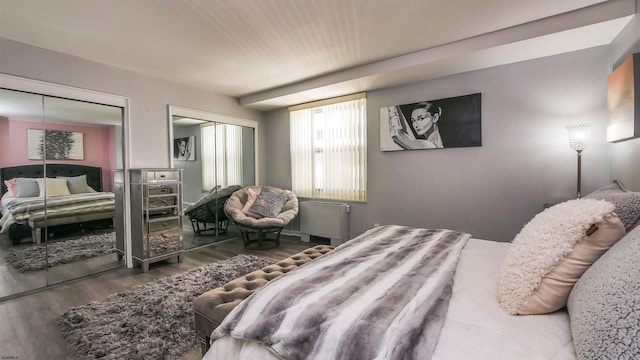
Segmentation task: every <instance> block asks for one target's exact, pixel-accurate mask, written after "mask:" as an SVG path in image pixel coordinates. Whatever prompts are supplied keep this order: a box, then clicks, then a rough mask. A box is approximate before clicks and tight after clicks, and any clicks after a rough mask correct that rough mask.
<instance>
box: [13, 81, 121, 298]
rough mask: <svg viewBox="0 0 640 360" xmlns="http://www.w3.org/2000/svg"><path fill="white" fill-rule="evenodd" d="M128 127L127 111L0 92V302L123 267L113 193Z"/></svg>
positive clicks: (21, 93) (66, 99) (52, 98)
mask: <svg viewBox="0 0 640 360" xmlns="http://www.w3.org/2000/svg"><path fill="white" fill-rule="evenodd" d="M123 125H124V108H123V107H121V106H114V105H105V104H98V103H94V102H88V101H79V100H74V99H69V98H63V97H58V96H49V95H45V94H40V93H33V92H29V91H24V90H14V89H9V88H1V89H0V154H1V155H0V169H1V170H0V173H1V177H2V204H1V207H0V209H2V220H1V222H0V225H1V226H2V228H1V230H0V256H1V258H0V268H1V269H2V270H1V271H2V274H3V276H2V277H0V298H2V297H10V296H15V295H17V294H20V293H24V292H28V291H31V290H35V289H38V288H42V287H46V286H48V285H53V284H57V283H60V282H64V281H68V280H71V279H76V278H80V277H84V276H88V275H91V274H95V273H99V272H103V271H106V270H110V269H114V268H118V267H120V266H122V265H123V264H124V263H123V262H122V261H121V260H120V259H119V256H118V254H117V253H116V252H115V232H114V224H115V223H116V221H114V220H115V219H114V218H115V214H116V213H117V212H116V208H115V206H116V205H115V204H116V202H115V197H114V192H113V191H114V181H113V170H115V169H119V168H122V167H123V158H124V157H123V154H124V151H123V129H124V126H123ZM120 223H123V222H120Z"/></svg>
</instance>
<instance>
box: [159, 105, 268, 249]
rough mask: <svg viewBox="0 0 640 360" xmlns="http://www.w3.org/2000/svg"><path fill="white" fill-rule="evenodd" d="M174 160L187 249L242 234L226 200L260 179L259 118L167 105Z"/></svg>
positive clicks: (172, 158)
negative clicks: (228, 213)
mask: <svg viewBox="0 0 640 360" xmlns="http://www.w3.org/2000/svg"><path fill="white" fill-rule="evenodd" d="M169 114H170V115H169V116H170V124H171V125H170V134H171V139H170V141H171V142H172V144H174V146H173V148H172V151H171V163H172V167H173V168H175V169H182V171H183V206H182V208H183V212H184V215H183V221H182V223H183V239H184V249H185V250H192V249H196V248H200V247H203V246H209V245H211V244H215V243H216V242H219V241H225V240H228V239H232V238H237V237H240V234H239V232H238V230H237V229H236V228H235V227H234V226H233V225H232V224H230V223H229V222H228V220H227V219H226V216H225V214H224V211H223V207H224V202H225V201H226V200H227V199H228V197H229V196H230V194H231V193H232V192H233V189H234V187H236V188H237V187H244V186H249V185H254V184H256V182H257V179H256V174H257V161H256V148H257V144H256V142H257V137H256V133H257V126H258V125H257V122H256V121H253V120H246V119H238V118H231V117H226V116H223V115H219V114H213V113H206V112H201V111H196V110H191V109H185V108H179V107H175V106H170V107H169Z"/></svg>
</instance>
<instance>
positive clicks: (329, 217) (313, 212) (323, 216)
mask: <svg viewBox="0 0 640 360" xmlns="http://www.w3.org/2000/svg"><path fill="white" fill-rule="evenodd" d="M350 212H351V205H349V204H338V203H330V202H320V201H303V202H301V203H300V233H301V235H302V241H306V242H309V241H310V240H311V235H314V236H321V237H325V238H329V239H331V245H333V246H337V245H340V244H341V243H343V242H345V241H347V240H349V213H350Z"/></svg>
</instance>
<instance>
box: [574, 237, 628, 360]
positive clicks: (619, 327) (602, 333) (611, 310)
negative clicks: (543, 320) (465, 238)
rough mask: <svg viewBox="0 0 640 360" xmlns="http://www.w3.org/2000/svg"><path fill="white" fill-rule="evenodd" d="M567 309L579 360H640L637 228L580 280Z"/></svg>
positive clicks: (613, 247)
mask: <svg viewBox="0 0 640 360" xmlns="http://www.w3.org/2000/svg"><path fill="white" fill-rule="evenodd" d="M567 309H568V310H569V318H570V319H571V333H572V335H573V343H574V346H575V349H576V354H577V355H578V358H579V359H639V358H640V341H638V339H640V227H639V228H636V229H634V230H633V231H631V232H630V233H628V234H627V235H625V236H624V237H623V238H622V239H621V240H620V241H618V242H617V243H616V244H615V245H613V246H612V247H611V248H610V249H609V250H608V251H607V252H606V253H605V254H604V255H602V257H600V259H598V261H596V262H595V263H594V264H593V265H592V266H591V267H590V268H589V269H588V270H587V271H586V272H585V273H584V275H582V277H581V278H580V279H579V280H578V282H577V283H576V284H575V286H574V287H573V290H572V291H571V293H570V295H569V299H568V302H567Z"/></svg>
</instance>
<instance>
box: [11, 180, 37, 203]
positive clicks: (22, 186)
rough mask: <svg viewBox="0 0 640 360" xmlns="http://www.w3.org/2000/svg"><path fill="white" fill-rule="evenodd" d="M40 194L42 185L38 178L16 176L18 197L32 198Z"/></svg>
mask: <svg viewBox="0 0 640 360" xmlns="http://www.w3.org/2000/svg"><path fill="white" fill-rule="evenodd" d="M39 195H40V186H39V185H38V181H37V180H36V179H30V178H16V197H17V198H30V197H38V196H39Z"/></svg>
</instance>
